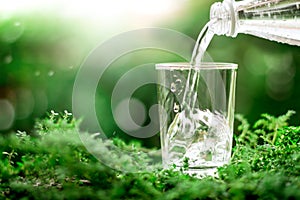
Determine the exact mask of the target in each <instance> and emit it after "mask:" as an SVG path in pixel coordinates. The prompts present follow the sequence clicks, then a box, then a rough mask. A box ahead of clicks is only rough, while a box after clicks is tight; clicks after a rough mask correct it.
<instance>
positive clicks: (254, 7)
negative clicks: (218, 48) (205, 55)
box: [210, 0, 300, 46]
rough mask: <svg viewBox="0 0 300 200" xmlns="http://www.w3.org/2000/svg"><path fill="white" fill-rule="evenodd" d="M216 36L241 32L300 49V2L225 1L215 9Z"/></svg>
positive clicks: (213, 16)
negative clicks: (296, 46)
mask: <svg viewBox="0 0 300 200" xmlns="http://www.w3.org/2000/svg"><path fill="white" fill-rule="evenodd" d="M210 20H211V21H213V23H212V24H211V26H210V29H211V30H212V31H213V32H214V33H215V34H216V35H226V36H231V37H236V36H237V34H239V33H245V34H251V35H254V36H257V37H261V38H265V39H268V40H273V41H277V42H281V43H287V44H291V45H298V46H300V1H299V0H242V1H234V0H224V1H223V2H222V3H221V2H217V3H214V4H213V5H212V6H211V9H210Z"/></svg>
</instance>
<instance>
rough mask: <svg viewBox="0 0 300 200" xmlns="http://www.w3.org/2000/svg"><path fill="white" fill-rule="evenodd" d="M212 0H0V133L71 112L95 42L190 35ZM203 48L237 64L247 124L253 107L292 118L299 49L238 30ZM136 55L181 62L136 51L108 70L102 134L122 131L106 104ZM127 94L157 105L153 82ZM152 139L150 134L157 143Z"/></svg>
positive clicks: (100, 95) (102, 93)
mask: <svg viewBox="0 0 300 200" xmlns="http://www.w3.org/2000/svg"><path fill="white" fill-rule="evenodd" d="M214 2H215V1H213V0H207V1H199V0H161V1H159V0H152V1H149V0H139V1H138V0H124V1H120V0H112V1H109V0H102V1H92V0H89V1H82V2H80V1H78V2H77V1H76V2H72V1H67V0H64V1H50V0H49V1H41V2H39V1H34V0H27V1H26V0H24V1H7V2H5V3H4V2H1V3H0V132H1V133H7V132H10V131H13V130H14V131H16V130H22V131H23V130H24V131H28V132H30V131H31V130H32V126H33V123H34V120H35V119H36V118H41V117H44V116H45V115H46V113H49V112H50V111H51V110H54V111H56V112H63V111H64V110H68V111H69V112H71V111H72V90H73V84H74V80H75V77H76V73H77V71H78V69H79V67H80V65H81V64H82V63H83V61H84V59H85V58H86V57H87V56H88V55H89V53H90V52H91V51H92V50H93V49H94V48H96V47H97V46H98V45H99V44H101V42H104V41H106V40H108V39H109V38H111V37H112V36H114V35H116V34H119V33H122V32H125V31H129V30H133V29H139V28H144V27H160V28H169V29H173V30H176V31H178V32H181V33H184V34H186V35H188V36H190V37H192V38H194V39H195V40H196V38H197V36H198V34H199V32H200V30H201V28H202V27H203V26H204V24H205V23H206V22H207V21H208V19H209V9H210V6H211V4H212V3H214ZM162 40H163V39H162ZM120 45H122V44H120ZM191 52H192V49H191ZM208 52H209V54H210V56H211V57H212V58H213V60H214V61H220V62H234V63H237V64H238V65H239V70H238V80H237V93H236V112H237V113H241V114H243V115H245V116H246V117H247V118H248V119H249V121H251V122H252V121H254V120H256V119H257V118H258V116H259V115H260V114H261V113H270V114H273V115H278V114H283V113H285V112H286V111H287V110H290V109H291V110H295V111H296V112H297V116H296V117H294V118H293V120H292V121H291V122H292V124H297V123H299V121H298V119H299V116H300V103H299V102H300V90H299V89H297V85H300V77H299V76H300V73H299V67H300V56H299V47H296V46H289V45H285V44H279V43H276V42H271V41H267V40H264V39H260V38H256V37H253V36H250V35H242V34H240V35H238V37H237V38H228V37H225V36H215V37H214V39H213V41H212V43H211V44H210V47H209V49H208ZM144 60H145V62H146V63H149V62H150V61H152V62H153V63H157V62H171V61H182V59H181V58H180V57H179V56H176V55H171V54H168V53H166V52H163V51H155V50H143V51H142V50H141V51H140V52H136V53H135V54H133V55H131V56H128V57H127V58H126V59H120V60H119V61H118V62H117V63H115V64H114V66H112V67H111V68H109V69H108V70H107V72H106V74H105V75H104V78H103V80H102V83H101V87H98V91H97V94H96V97H95V98H96V106H97V115H98V117H99V121H100V123H101V124H102V125H103V129H104V130H105V132H106V133H108V135H110V134H111V135H120V137H122V135H124V134H123V133H122V131H121V130H120V129H119V128H118V127H117V125H116V123H115V122H114V119H113V117H112V111H111V108H110V98H111V93H112V90H113V87H114V84H115V83H116V81H117V80H118V78H119V77H120V76H121V75H122V74H123V73H125V72H126V71H128V70H129V69H131V68H132V67H134V66H135V65H136V63H143V62H144ZM141 78H142V77H141ZM135 96H136V98H138V99H140V101H142V102H143V103H144V104H145V106H146V108H148V107H150V106H151V105H153V104H155V103H157V100H156V86H155V85H148V86H145V87H142V88H140V89H139V90H138V91H137V92H136V93H135ZM99 102H100V103H99ZM82 104H83V105H84V104H85V102H82ZM148 122H149V120H148V121H147V120H146V122H145V124H147V123H148ZM157 138H158V137H157V136H155V137H154V138H152V139H150V140H151V141H152V143H154V144H158V139H157Z"/></svg>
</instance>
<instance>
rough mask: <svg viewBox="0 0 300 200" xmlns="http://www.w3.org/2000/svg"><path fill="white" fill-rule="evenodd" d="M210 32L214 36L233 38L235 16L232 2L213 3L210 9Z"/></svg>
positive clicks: (226, 0) (225, 0)
mask: <svg viewBox="0 0 300 200" xmlns="http://www.w3.org/2000/svg"><path fill="white" fill-rule="evenodd" d="M210 20H211V21H213V22H212V25H211V30H212V31H213V32H214V33H215V34H216V35H226V36H231V37H235V36H236V33H235V29H236V27H235V24H236V15H235V12H234V8H233V2H232V0H224V1H223V2H222V3H221V2H216V3H214V4H213V5H212V6H211V8H210Z"/></svg>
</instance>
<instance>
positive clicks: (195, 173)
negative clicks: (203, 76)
mask: <svg viewBox="0 0 300 200" xmlns="http://www.w3.org/2000/svg"><path fill="white" fill-rule="evenodd" d="M178 170H180V168H178ZM181 170H182V169H181ZM182 172H183V173H184V174H188V175H190V176H192V177H196V178H199V179H201V178H205V177H207V176H211V177H215V178H218V177H219V175H218V168H217V167H208V168H189V169H186V170H183V171H182Z"/></svg>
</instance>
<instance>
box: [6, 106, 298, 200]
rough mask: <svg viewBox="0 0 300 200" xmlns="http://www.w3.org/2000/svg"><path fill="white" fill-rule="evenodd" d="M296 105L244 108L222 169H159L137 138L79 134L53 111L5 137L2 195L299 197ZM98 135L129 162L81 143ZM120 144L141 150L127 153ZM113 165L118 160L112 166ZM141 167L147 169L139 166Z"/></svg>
mask: <svg viewBox="0 0 300 200" xmlns="http://www.w3.org/2000/svg"><path fill="white" fill-rule="evenodd" d="M292 114H293V112H291V111H289V112H288V113H287V114H286V115H283V116H279V117H274V116H270V115H267V114H263V115H262V119H260V120H258V121H257V122H256V123H255V124H254V125H253V126H251V125H250V124H249V123H248V122H247V120H246V119H245V118H244V117H242V116H241V115H237V117H236V118H237V121H238V123H239V127H238V132H237V133H236V138H235V141H236V144H235V146H234V148H233V152H234V153H233V156H232V160H231V163H230V164H229V165H227V166H224V167H220V168H219V169H218V174H219V177H205V178H202V179H197V178H196V177H193V176H189V175H186V174H184V171H185V169H186V168H187V167H188V166H184V168H183V169H182V170H180V171H175V169H174V168H171V169H162V168H161V167H160V166H154V167H153V168H152V169H151V170H149V168H147V165H151V159H150V158H149V157H147V155H149V152H151V151H150V150H148V149H145V148H143V147H142V146H141V145H140V144H138V143H137V142H132V143H130V144H126V143H124V142H123V141H121V140H119V139H114V140H113V141H110V140H108V141H105V140H103V138H101V137H100V136H99V135H93V136H91V137H87V135H84V136H85V137H82V134H86V133H81V132H80V131H79V129H78V125H79V121H77V120H75V119H73V117H72V115H71V114H70V113H68V112H67V111H65V112H64V113H61V114H59V113H55V112H51V113H49V117H48V118H46V119H43V120H38V121H37V122H36V125H35V134H33V135H30V136H29V135H27V134H26V133H25V132H20V131H19V132H17V133H16V134H11V135H9V136H5V137H4V136H3V137H2V138H1V140H0V152H1V154H0V199H163V200H165V199H300V178H299V177H300V148H299V145H300V137H299V134H300V127H292V126H288V124H287V120H288V119H289V118H290V117H291V115H292ZM82 138H85V141H84V142H90V143H89V144H93V142H95V141H97V144H98V145H100V146H101V148H99V149H95V150H97V151H99V152H98V153H99V154H101V155H103V156H104V157H105V155H106V156H107V157H108V158H110V160H111V163H112V165H113V166H114V164H115V165H123V166H124V169H125V168H126V166H127V168H132V167H133V166H134V165H135V166H136V165H138V166H140V167H139V168H136V169H138V170H139V171H140V172H139V173H129V172H127V173H126V172H124V171H118V170H114V169H111V168H110V167H108V166H106V165H104V164H103V163H102V162H100V161H99V160H98V159H96V158H95V157H94V156H93V155H92V154H91V153H90V152H89V151H88V150H87V149H86V148H85V146H84V145H83V142H82ZM116 148H119V149H122V150H127V151H132V152H136V153H137V154H134V156H132V158H124V157H122V155H121V154H119V153H118V152H116V151H115V149H116ZM114 167H115V166H114ZM143 168H144V170H142V169H143Z"/></svg>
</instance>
